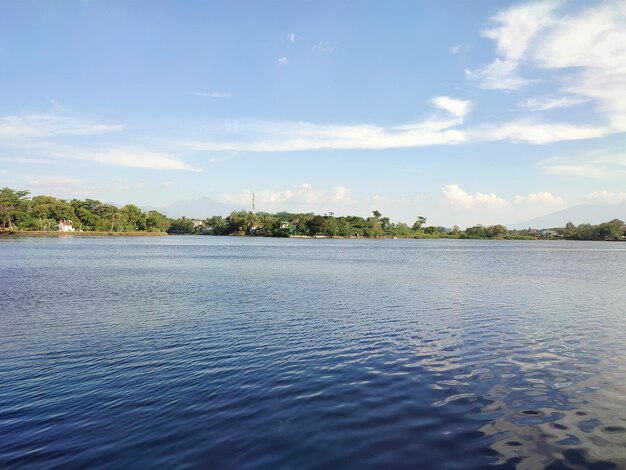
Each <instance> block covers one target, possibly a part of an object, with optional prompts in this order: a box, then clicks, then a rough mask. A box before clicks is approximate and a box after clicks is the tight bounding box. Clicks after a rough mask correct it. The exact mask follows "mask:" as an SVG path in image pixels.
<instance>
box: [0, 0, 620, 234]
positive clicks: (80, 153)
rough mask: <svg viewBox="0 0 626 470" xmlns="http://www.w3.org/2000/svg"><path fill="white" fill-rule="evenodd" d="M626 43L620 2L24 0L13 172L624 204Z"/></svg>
mask: <svg viewBox="0 0 626 470" xmlns="http://www.w3.org/2000/svg"><path fill="white" fill-rule="evenodd" d="M625 44H626V4H624V2H620V1H608V2H581V1H569V2H568V1H544V2H531V3H528V2H505V1H499V2H495V1H490V2H487V1H472V2H457V1H449V2H414V1H398V2H380V1H378V2H368V1H346V2H331V1H327V2H322V1H301V2H294V1H284V2H280V1H270V2H253V1H249V2H241V1H234V2H226V1H224V2H205V1H186V2H173V1H168V2H166V1H150V2H148V1H146V2H140V1H137V2H125V1H105V0H89V1H78V0H76V1H69V0H63V1H58V2H41V1H28V0H19V1H18V0H4V1H2V2H0V186H9V187H13V188H18V189H22V188H25V189H29V190H31V191H32V192H33V193H35V194H40V193H45V194H52V195H55V196H60V197H66V198H71V197H81V198H82V197H95V198H98V199H101V200H103V201H111V202H116V203H127V202H134V203H138V204H140V205H144V206H156V207H160V206H166V205H168V204H170V203H174V202H177V201H181V200H187V199H196V198H200V197H210V198H213V199H215V200H217V201H221V202H225V203H227V204H229V205H231V206H233V207H249V200H250V196H251V193H252V192H255V193H256V199H257V205H258V208H259V209H260V210H267V211H277V210H298V211H300V210H303V211H316V212H321V213H326V212H330V211H333V212H335V213H337V214H347V213H356V214H361V215H366V214H368V213H369V212H370V211H371V210H373V209H378V210H380V211H381V212H382V213H383V214H385V215H388V216H390V217H391V218H392V219H395V220H404V221H407V222H411V221H413V220H414V219H415V217H416V216H417V215H424V216H425V217H427V218H428V219H429V222H432V223H434V224H442V225H453V224H459V225H467V224H474V223H484V224H487V223H500V222H502V223H513V222H519V221H523V220H526V219H529V218H531V217H535V216H539V215H543V214H545V213H549V212H553V211H555V210H559V209H562V208H565V207H568V206H571V205H575V204H579V203H582V202H618V201H620V200H623V199H626V148H625V142H626V141H625V138H624V132H625V131H626V46H625ZM190 215H191V214H190Z"/></svg>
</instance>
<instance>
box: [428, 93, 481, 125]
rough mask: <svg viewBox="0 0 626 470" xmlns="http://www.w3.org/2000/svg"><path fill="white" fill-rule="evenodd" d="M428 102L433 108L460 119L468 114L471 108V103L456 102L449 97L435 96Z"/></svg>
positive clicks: (465, 101)
mask: <svg viewBox="0 0 626 470" xmlns="http://www.w3.org/2000/svg"><path fill="white" fill-rule="evenodd" d="M430 101H431V103H432V104H433V105H434V106H436V107H438V108H440V109H443V110H444V111H447V112H449V113H450V114H452V115H453V116H456V117H458V118H460V119H462V118H463V116H465V115H466V114H467V113H469V112H470V110H471V107H472V103H471V101H467V100H458V99H455V98H450V97H449V96H436V97H435V98H433V99H432V100H430Z"/></svg>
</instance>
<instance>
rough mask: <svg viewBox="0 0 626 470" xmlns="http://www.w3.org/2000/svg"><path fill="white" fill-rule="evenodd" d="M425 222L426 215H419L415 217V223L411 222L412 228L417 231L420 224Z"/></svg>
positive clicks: (419, 228) (420, 227) (420, 228)
mask: <svg viewBox="0 0 626 470" xmlns="http://www.w3.org/2000/svg"><path fill="white" fill-rule="evenodd" d="M425 223H426V217H422V216H421V215H420V216H419V217H418V218H417V220H416V221H415V223H414V224H413V230H415V231H416V232H419V231H421V230H422V226H423V225H424V224H425Z"/></svg>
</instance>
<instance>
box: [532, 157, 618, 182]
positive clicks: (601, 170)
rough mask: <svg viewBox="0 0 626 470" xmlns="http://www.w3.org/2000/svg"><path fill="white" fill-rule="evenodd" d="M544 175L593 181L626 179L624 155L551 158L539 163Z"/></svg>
mask: <svg viewBox="0 0 626 470" xmlns="http://www.w3.org/2000/svg"><path fill="white" fill-rule="evenodd" d="M541 166H542V168H543V171H544V172H545V173H549V174H553V175H559V176H574V177H583V178H594V179H622V178H626V154H622V153H607V152H602V151H595V152H589V153H585V154H582V155H577V156H573V157H572V156H568V157H553V158H549V159H547V160H544V161H543V162H541Z"/></svg>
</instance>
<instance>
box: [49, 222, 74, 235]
mask: <svg viewBox="0 0 626 470" xmlns="http://www.w3.org/2000/svg"><path fill="white" fill-rule="evenodd" d="M54 229H55V230H56V231H57V232H74V227H73V225H72V221H71V220H64V219H61V220H59V223H58V224H57V225H55V226H54Z"/></svg>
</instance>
